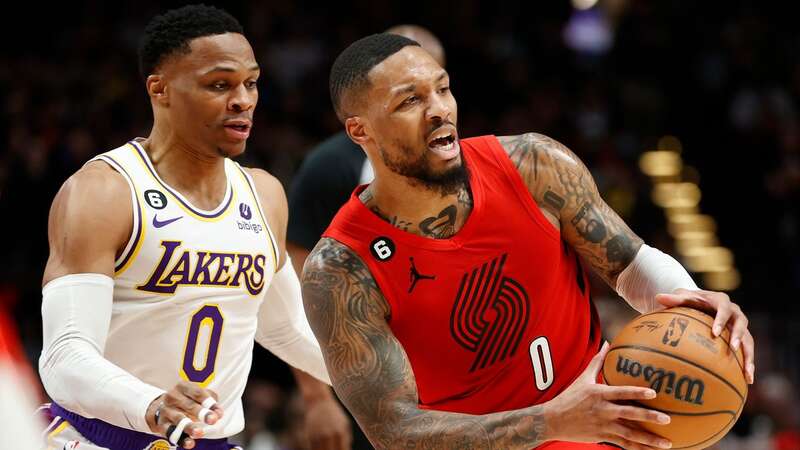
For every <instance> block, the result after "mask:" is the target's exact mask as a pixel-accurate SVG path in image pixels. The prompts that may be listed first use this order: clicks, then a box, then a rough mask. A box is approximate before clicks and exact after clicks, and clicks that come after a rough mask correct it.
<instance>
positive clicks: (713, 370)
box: [603, 307, 747, 450]
mask: <svg viewBox="0 0 800 450" xmlns="http://www.w3.org/2000/svg"><path fill="white" fill-rule="evenodd" d="M713 323H714V318H713V317H711V316H709V315H707V314H705V313H703V312H700V311H697V310H695V309H691V308H683V307H678V308H669V309H666V310H663V311H657V312H652V313H649V314H644V315H642V316H639V317H637V318H636V319H635V320H633V321H632V322H630V323H629V324H628V325H626V326H625V328H623V329H622V331H621V332H620V333H619V335H618V336H617V337H616V338H614V340H613V342H612V343H611V348H610V349H609V351H608V355H606V359H605V361H604V363H603V377H604V378H605V380H606V383H608V384H609V385H613V386H622V385H629V386H642V387H650V388H652V389H653V390H655V391H656V394H657V395H656V398H654V399H652V400H645V401H642V402H641V406H643V407H646V408H650V409H655V410H659V411H662V412H664V413H665V414H668V415H669V416H670V417H671V419H672V420H671V422H670V423H669V424H668V425H658V424H654V423H641V425H642V426H643V427H644V428H646V429H647V430H649V431H650V432H652V433H655V434H658V435H660V436H663V437H665V438H667V439H670V440H671V441H672V448H673V449H683V450H694V449H703V448H706V447H709V446H711V445H713V444H714V443H715V442H717V441H718V440H720V439H722V437H723V436H725V434H726V433H727V432H728V430H730V429H731V427H732V426H733V424H734V423H735V422H736V419H738V418H739V414H740V413H741V412H742V406H743V405H744V401H745V398H747V382H746V381H745V378H744V373H743V370H742V367H743V364H744V360H743V356H742V352H741V350H739V351H737V352H733V351H732V350H731V348H730V332H729V331H728V330H727V329H725V330H724V331H723V333H722V335H720V336H719V337H717V338H715V337H714V335H713V334H712V332H711V326H712V325H713Z"/></svg>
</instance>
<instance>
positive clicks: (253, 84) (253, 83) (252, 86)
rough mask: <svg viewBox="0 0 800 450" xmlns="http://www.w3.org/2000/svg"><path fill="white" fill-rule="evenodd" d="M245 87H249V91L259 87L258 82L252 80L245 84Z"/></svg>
mask: <svg viewBox="0 0 800 450" xmlns="http://www.w3.org/2000/svg"><path fill="white" fill-rule="evenodd" d="M244 85H245V87H247V89H255V88H256V87H257V86H258V83H257V82H256V80H250V81H247V82H245V83H244Z"/></svg>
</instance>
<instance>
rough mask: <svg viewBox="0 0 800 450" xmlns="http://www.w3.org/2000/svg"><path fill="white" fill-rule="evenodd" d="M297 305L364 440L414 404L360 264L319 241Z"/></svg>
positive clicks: (381, 302) (400, 355)
mask: <svg viewBox="0 0 800 450" xmlns="http://www.w3.org/2000/svg"><path fill="white" fill-rule="evenodd" d="M302 285H303V301H304V304H305V310H306V315H307V316H308V320H309V323H310V324H311V328H312V329H313V330H314V333H315V335H316V337H317V340H318V341H319V343H320V347H321V348H322V353H323V355H324V357H325V362H326V365H327V368H328V373H329V374H330V377H331V381H332V382H333V386H334V388H335V390H336V393H337V394H338V395H339V398H341V399H342V401H343V402H344V403H345V405H347V407H348V409H349V410H350V411H351V413H352V414H353V415H354V416H355V418H356V419H357V420H358V422H359V423H360V424H361V426H362V428H364V430H365V431H366V432H367V434H368V435H369V436H370V438H377V436H380V435H382V434H383V432H382V431H384V430H383V429H384V427H390V426H391V425H392V423H396V421H397V420H400V419H401V417H400V415H401V413H400V411H401V410H406V411H407V410H408V409H409V408H404V406H413V407H416V405H417V390H416V382H415V380H414V375H413V372H412V370H411V365H410V363H409V361H408V357H407V356H406V354H405V351H404V350H403V348H402V346H401V344H400V343H399V342H398V340H397V339H396V338H395V336H394V335H393V333H392V331H391V329H390V328H389V326H388V324H387V322H386V317H387V315H388V313H389V311H388V306H387V303H386V300H385V299H384V297H383V295H382V294H381V293H380V290H379V289H378V287H377V285H376V283H375V280H374V279H373V277H372V275H371V274H370V272H369V270H368V268H367V267H366V265H365V264H364V263H363V262H362V261H361V259H360V258H359V257H358V256H357V255H356V254H355V253H354V252H353V251H351V250H350V249H348V248H347V247H345V246H344V245H342V244H340V243H338V242H336V241H334V240H332V239H327V238H324V239H322V240H321V241H320V243H319V244H318V245H317V247H316V248H315V249H314V250H313V251H312V252H311V254H310V255H309V257H308V260H307V261H306V265H305V268H304V271H303V280H302Z"/></svg>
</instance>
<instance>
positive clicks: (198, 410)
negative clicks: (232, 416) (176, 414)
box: [164, 390, 216, 423]
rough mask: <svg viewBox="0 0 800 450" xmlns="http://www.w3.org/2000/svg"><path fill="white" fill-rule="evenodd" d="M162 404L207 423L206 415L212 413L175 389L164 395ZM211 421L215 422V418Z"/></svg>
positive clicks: (197, 420)
mask: <svg viewBox="0 0 800 450" xmlns="http://www.w3.org/2000/svg"><path fill="white" fill-rule="evenodd" d="M164 404H165V405H167V406H169V407H171V408H174V409H177V410H179V411H181V412H182V413H183V415H185V416H186V417H189V418H190V419H192V420H194V421H196V422H204V423H208V421H209V418H208V416H210V415H211V414H212V413H211V410H210V409H208V408H205V407H204V406H202V405H200V404H198V403H197V401H195V400H194V399H192V398H189V397H187V396H186V395H184V394H183V393H182V392H178V391H175V390H173V391H170V392H168V393H167V394H166V395H165V396H164ZM212 419H216V417H212ZM213 422H216V420H214V421H213ZM213 422H211V423H213Z"/></svg>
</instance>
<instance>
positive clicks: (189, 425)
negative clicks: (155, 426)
mask: <svg viewBox="0 0 800 450" xmlns="http://www.w3.org/2000/svg"><path fill="white" fill-rule="evenodd" d="M160 428H161V432H162V433H163V435H164V436H165V437H166V438H167V439H168V440H169V439H172V438H174V440H170V442H172V443H173V444H174V443H177V442H178V440H180V439H187V438H188V439H190V440H192V439H200V438H202V437H203V435H204V434H205V431H204V430H203V427H202V424H200V423H197V422H192V420H191V419H190V418H188V417H187V416H186V414H185V413H184V412H183V411H182V410H180V409H177V408H174V407H171V406H165V407H164V408H162V411H161V420H160ZM176 430H177V431H176ZM183 434H185V435H186V436H183ZM183 446H184V447H185V448H189V447H188V446H186V445H183ZM192 446H194V444H192Z"/></svg>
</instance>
